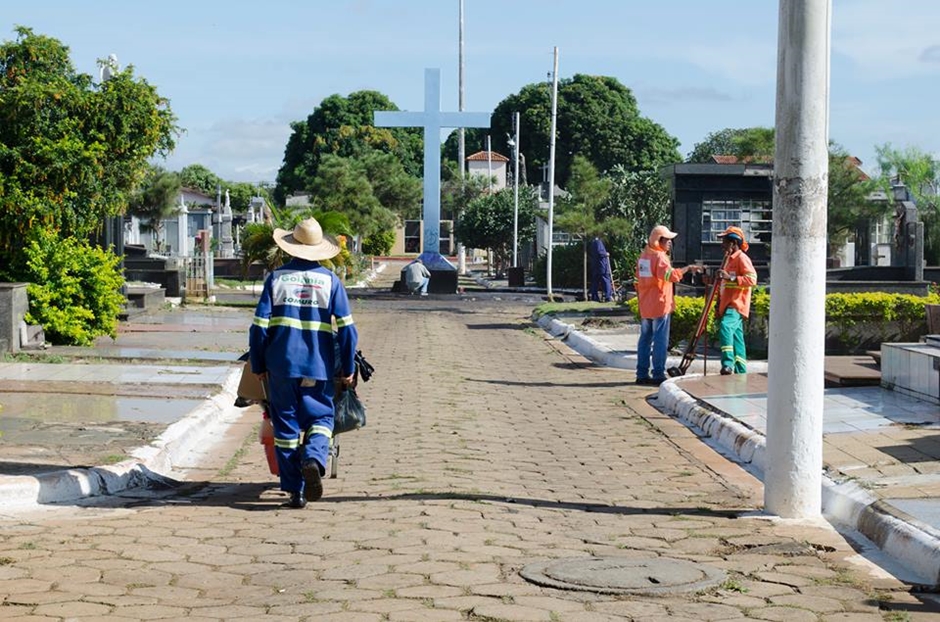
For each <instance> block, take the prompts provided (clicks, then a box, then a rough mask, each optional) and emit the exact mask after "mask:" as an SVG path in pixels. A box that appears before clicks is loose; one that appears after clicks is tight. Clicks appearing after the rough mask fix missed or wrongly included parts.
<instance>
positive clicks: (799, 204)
mask: <svg viewBox="0 0 940 622" xmlns="http://www.w3.org/2000/svg"><path fill="white" fill-rule="evenodd" d="M831 19H832V0H780V13H779V26H778V41H777V113H776V114H777V118H776V150H775V153H774V217H773V244H772V246H771V249H772V250H771V266H772V272H771V282H772V283H773V295H772V296H771V299H770V343H769V350H770V362H769V368H768V373H769V375H770V378H773V382H770V383H769V384H768V390H767V464H766V469H765V473H764V507H765V509H766V511H767V512H769V513H771V514H776V515H778V516H781V517H784V518H812V517H815V516H819V514H820V513H821V508H822V427H823V426H822V424H823V386H824V384H823V364H824V357H825V329H826V243H827V237H826V196H827V188H828V183H829V173H828V171H829V149H828V143H829V50H830V25H831Z"/></svg>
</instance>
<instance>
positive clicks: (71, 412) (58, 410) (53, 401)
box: [0, 393, 204, 431]
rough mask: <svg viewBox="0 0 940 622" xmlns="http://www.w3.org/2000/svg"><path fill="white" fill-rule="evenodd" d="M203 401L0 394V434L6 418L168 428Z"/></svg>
mask: <svg viewBox="0 0 940 622" xmlns="http://www.w3.org/2000/svg"><path fill="white" fill-rule="evenodd" d="M203 401H204V400H201V399H177V398H166V397H164V398H155V397H126V396H116V395H75V394H67V393H4V394H3V395H0V431H2V429H3V427H4V420H6V419H7V418H24V419H38V420H41V421H44V422H70V423H103V422H109V421H140V422H144V423H167V424H169V423H173V422H174V421H177V420H179V419H180V418H182V417H183V415H185V414H187V413H189V412H190V411H192V410H194V409H195V408H196V407H198V406H199V405H200V404H202V403H203Z"/></svg>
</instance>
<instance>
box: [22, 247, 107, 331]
mask: <svg viewBox="0 0 940 622" xmlns="http://www.w3.org/2000/svg"><path fill="white" fill-rule="evenodd" d="M24 256H25V267H24V269H23V270H22V271H21V272H20V274H21V275H22V276H23V277H25V280H27V281H28V282H29V286H28V288H27V291H28V293H29V312H28V314H27V316H26V321H27V322H29V323H31V324H40V325H42V327H43V330H44V332H45V335H46V338H47V339H48V340H49V341H50V342H52V343H55V344H74V345H91V344H92V343H93V342H94V340H95V338H96V337H99V336H102V335H109V336H111V337H112V338H113V337H116V336H117V316H118V313H120V310H121V305H122V304H123V303H124V299H123V297H122V296H121V294H120V288H121V285H123V283H124V278H123V277H122V276H121V272H120V259H119V258H118V257H116V256H115V255H114V254H113V253H112V252H111V251H110V250H107V251H106V250H102V249H101V248H99V247H96V246H91V245H90V244H88V243H87V242H84V241H80V240H78V239H77V238H72V237H70V238H64V239H62V238H59V237H57V236H56V235H55V234H54V233H52V232H49V231H44V230H42V229H36V230H35V232H34V234H33V236H32V238H31V240H30V242H29V243H28V244H27V246H26V247H25V248H24Z"/></svg>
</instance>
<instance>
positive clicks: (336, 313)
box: [249, 218, 358, 508]
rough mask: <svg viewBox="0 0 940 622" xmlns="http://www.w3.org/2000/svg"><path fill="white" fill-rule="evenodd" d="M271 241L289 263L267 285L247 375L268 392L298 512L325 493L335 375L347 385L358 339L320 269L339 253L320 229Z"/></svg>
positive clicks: (329, 275)
mask: <svg viewBox="0 0 940 622" xmlns="http://www.w3.org/2000/svg"><path fill="white" fill-rule="evenodd" d="M274 241H275V243H276V244H277V245H278V246H279V247H280V248H281V250H283V251H284V252H285V253H287V254H288V255H291V256H292V257H293V259H291V260H290V261H288V262H287V263H286V264H284V265H283V266H281V267H280V268H278V269H277V270H275V271H274V272H272V273H271V274H270V275H269V276H268V278H267V279H266V280H265V282H264V289H263V291H262V292H261V299H260V300H259V301H258V306H257V308H256V309H255V318H254V322H253V323H252V326H251V329H250V331H249V344H250V358H251V370H252V372H254V373H255V374H258V375H259V376H261V379H262V382H265V381H266V385H267V386H268V404H269V410H270V413H269V414H270V416H271V422H272V423H273V424H274V446H275V453H276V454H277V464H278V469H279V471H280V478H281V490H283V491H285V492H287V493H289V494H290V500H289V501H288V502H287V505H288V506H289V507H292V508H302V507H304V506H305V505H306V504H307V501H316V500H317V499H319V498H320V497H321V496H322V494H323V482H322V479H321V478H322V477H323V475H324V474H325V472H326V462H327V458H328V456H329V448H330V439H331V437H332V435H333V393H334V370H335V369H337V368H339V369H340V370H341V374H342V376H341V377H340V378H338V380H339V381H340V382H341V383H342V384H345V385H349V384H351V383H352V381H353V377H354V375H355V356H356V346H357V342H358V333H357V332H356V327H355V325H354V324H353V318H352V312H351V311H350V308H349V299H348V298H347V296H346V290H345V289H344V288H343V284H342V283H341V282H340V280H339V278H338V277H337V276H336V275H335V274H333V272H331V271H330V270H328V269H327V268H324V267H323V266H321V265H320V263H319V262H320V261H322V260H324V259H330V258H332V257H335V256H336V255H338V254H339V252H340V248H339V245H337V244H336V242H334V241H333V240H331V239H330V238H329V237H327V236H325V235H323V230H322V228H321V227H320V223H318V222H317V221H316V219H314V218H308V219H307V220H305V221H303V222H301V223H299V224H298V225H297V226H296V227H294V230H293V231H286V230H284V229H275V230H274ZM334 320H335V323H336V331H335V332H334V330H333V322H334ZM334 340H335V342H336V343H337V344H338V345H339V347H338V348H335V345H334ZM336 352H338V353H339V355H340V358H341V360H340V361H339V364H338V365H337V364H336V362H335V360H334V359H335V357H336V354H335V353H336Z"/></svg>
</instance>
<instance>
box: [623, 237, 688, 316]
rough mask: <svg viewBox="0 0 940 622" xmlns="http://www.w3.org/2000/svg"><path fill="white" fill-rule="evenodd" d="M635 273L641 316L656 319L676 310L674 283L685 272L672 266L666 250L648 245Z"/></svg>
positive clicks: (680, 278)
mask: <svg viewBox="0 0 940 622" xmlns="http://www.w3.org/2000/svg"><path fill="white" fill-rule="evenodd" d="M635 274H636V295H637V298H638V300H639V303H640V304H639V306H640V317H641V318H643V319H654V318H658V317H662V316H664V315H666V314H667V313H672V312H673V310H675V308H676V302H675V300H674V299H673V294H672V284H673V283H678V282H679V281H681V280H682V276H683V275H684V274H685V272H684V271H683V270H682V268H673V267H672V264H671V263H670V262H669V257H668V256H667V255H666V252H665V251H664V250H662V249H661V248H659V246H658V245H657V246H656V247H653V246H647V247H646V248H645V249H644V250H643V252H642V253H640V257H639V259H637V262H636V273H635Z"/></svg>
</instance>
